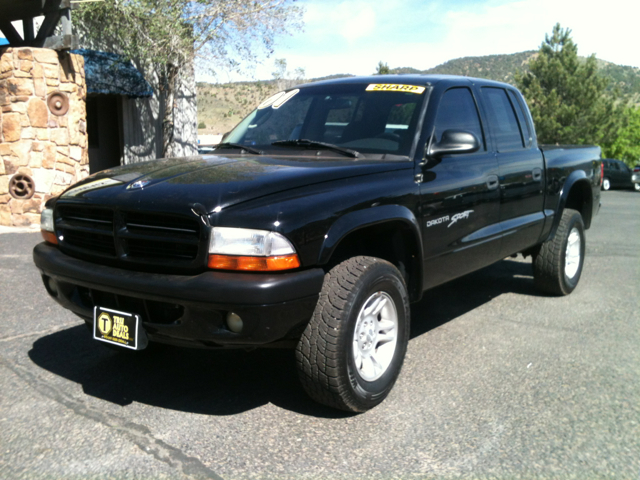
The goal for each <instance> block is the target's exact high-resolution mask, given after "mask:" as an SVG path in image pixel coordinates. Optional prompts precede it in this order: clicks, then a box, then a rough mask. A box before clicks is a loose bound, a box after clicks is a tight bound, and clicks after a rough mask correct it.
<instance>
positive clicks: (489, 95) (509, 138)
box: [482, 87, 525, 152]
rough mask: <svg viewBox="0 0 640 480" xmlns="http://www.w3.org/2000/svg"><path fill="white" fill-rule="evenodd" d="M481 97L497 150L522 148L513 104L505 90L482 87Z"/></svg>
mask: <svg viewBox="0 0 640 480" xmlns="http://www.w3.org/2000/svg"><path fill="white" fill-rule="evenodd" d="M482 98H483V99H484V101H485V105H486V107H487V115H488V116H489V122H490V123H491V131H492V133H493V135H494V137H495V140H496V145H497V147H498V151H499V152H506V151H510V150H518V149H523V148H524V147H525V142H524V139H523V135H522V132H521V130H520V125H519V124H518V119H517V117H516V113H515V111H514V109H513V105H512V104H511V101H510V100H509V97H508V96H507V92H506V90H504V89H502V88H495V87H483V88H482Z"/></svg>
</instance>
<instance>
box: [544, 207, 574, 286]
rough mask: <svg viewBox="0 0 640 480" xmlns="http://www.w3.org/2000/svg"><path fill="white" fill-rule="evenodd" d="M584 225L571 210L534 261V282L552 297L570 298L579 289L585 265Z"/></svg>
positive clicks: (564, 215) (563, 216) (566, 211)
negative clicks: (567, 296)
mask: <svg viewBox="0 0 640 480" xmlns="http://www.w3.org/2000/svg"><path fill="white" fill-rule="evenodd" d="M584 249H585V236H584V223H583V221H582V215H580V213H579V212H577V211H576V210H571V209H569V208H567V209H565V210H564V211H563V212H562V218H561V219H560V225H558V230H557V231H556V234H555V236H554V237H553V239H552V240H550V241H547V242H545V243H543V244H542V245H541V247H540V251H539V252H538V253H537V255H534V258H533V279H534V283H535V286H536V288H537V289H538V290H540V291H542V292H545V293H549V294H551V295H568V294H570V293H571V292H573V290H574V289H575V288H576V286H577V285H578V281H579V280H580V274H581V273H582V266H583V265H584Z"/></svg>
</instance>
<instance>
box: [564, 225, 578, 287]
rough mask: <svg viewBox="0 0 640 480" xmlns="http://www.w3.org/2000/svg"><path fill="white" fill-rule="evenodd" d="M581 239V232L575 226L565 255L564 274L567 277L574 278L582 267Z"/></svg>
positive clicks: (570, 234)
mask: <svg viewBox="0 0 640 480" xmlns="http://www.w3.org/2000/svg"><path fill="white" fill-rule="evenodd" d="M581 241H582V239H581V238H580V232H579V231H578V229H577V228H575V227H573V228H572V229H571V232H570V233H569V238H568V239H567V250H566V252H565V255H564V274H565V275H566V276H567V278H573V277H574V276H575V275H576V273H578V268H580V251H581V250H582V248H581V247H582V245H581Z"/></svg>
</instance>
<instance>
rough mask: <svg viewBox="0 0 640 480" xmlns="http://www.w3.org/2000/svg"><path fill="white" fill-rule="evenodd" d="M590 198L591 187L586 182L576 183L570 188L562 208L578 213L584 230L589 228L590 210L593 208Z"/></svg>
mask: <svg viewBox="0 0 640 480" xmlns="http://www.w3.org/2000/svg"><path fill="white" fill-rule="evenodd" d="M591 196H592V193H591V186H590V185H589V182H588V181H580V182H576V183H574V184H573V186H572V187H571V190H570V191H569V195H568V196H567V202H566V203H565V205H564V208H571V209H572V210H577V211H578V212H580V215H582V221H583V222H584V227H585V229H587V228H589V227H590V226H591V213H592V212H591V209H592V208H593V202H592V201H591ZM560 213H561V212H560Z"/></svg>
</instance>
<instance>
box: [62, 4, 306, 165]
mask: <svg viewBox="0 0 640 480" xmlns="http://www.w3.org/2000/svg"><path fill="white" fill-rule="evenodd" d="M294 2H295V0H261V1H256V0H233V1H220V0H103V1H100V2H85V3H80V4H78V6H77V8H76V9H75V10H74V13H73V15H74V26H75V28H76V31H77V34H78V35H79V37H80V38H81V39H82V41H83V43H84V44H85V45H86V46H92V45H95V46H99V47H100V48H102V49H105V48H108V49H109V50H111V51H114V52H117V53H120V54H122V55H124V56H125V57H126V58H128V59H131V60H133V61H135V62H136V63H138V65H139V66H142V67H144V68H145V70H147V71H149V70H153V71H154V73H155V75H156V76H157V82H152V84H153V87H154V89H155V90H156V92H157V93H159V92H162V93H163V94H164V96H165V105H166V107H165V111H164V112H163V154H164V156H171V150H170V149H171V143H172V139H173V127H174V124H173V122H174V120H173V118H174V115H173V113H174V110H175V100H174V94H175V90H176V81H177V79H178V76H179V75H180V74H183V75H192V74H193V73H192V72H191V71H189V70H187V69H191V68H192V66H193V65H194V63H195V64H197V65H198V66H199V67H200V68H205V69H207V70H209V71H210V73H215V70H216V69H217V68H221V67H223V68H225V69H227V70H228V69H236V70H237V69H242V68H246V67H247V66H248V64H252V63H255V62H257V61H258V59H259V58H262V57H264V56H268V55H269V54H270V53H271V52H272V47H273V43H274V40H275V37H276V36H277V35H279V34H282V33H284V32H286V31H290V30H291V29H296V28H299V26H300V22H301V13H302V11H301V9H300V8H298V7H296V6H294V5H293V4H294ZM238 58H241V59H242V60H243V62H244V63H243V64H241V63H240V62H239V61H238V60H237V59H238Z"/></svg>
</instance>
